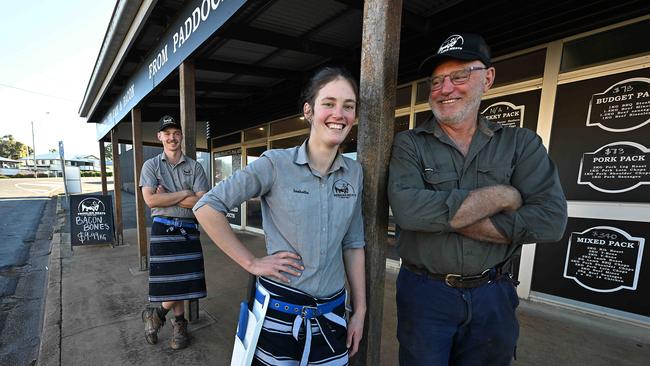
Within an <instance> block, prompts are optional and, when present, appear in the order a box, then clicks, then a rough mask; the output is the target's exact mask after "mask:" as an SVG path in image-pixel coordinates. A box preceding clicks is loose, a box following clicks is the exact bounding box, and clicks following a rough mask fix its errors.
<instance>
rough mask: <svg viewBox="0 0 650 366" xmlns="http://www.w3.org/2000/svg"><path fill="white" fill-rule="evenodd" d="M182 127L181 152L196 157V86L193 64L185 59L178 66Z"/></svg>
mask: <svg viewBox="0 0 650 366" xmlns="http://www.w3.org/2000/svg"><path fill="white" fill-rule="evenodd" d="M178 74H179V80H180V85H179V89H180V90H179V93H180V98H181V100H180V104H181V128H182V129H183V146H182V147H183V153H184V154H185V155H187V156H189V157H190V158H192V159H196V87H195V76H194V64H193V63H191V62H189V61H185V62H183V63H182V64H181V65H180V66H179V67H178Z"/></svg>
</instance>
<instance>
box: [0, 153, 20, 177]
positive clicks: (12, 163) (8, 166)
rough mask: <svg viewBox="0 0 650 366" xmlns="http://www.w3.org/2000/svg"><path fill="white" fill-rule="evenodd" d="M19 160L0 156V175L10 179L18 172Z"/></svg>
mask: <svg viewBox="0 0 650 366" xmlns="http://www.w3.org/2000/svg"><path fill="white" fill-rule="evenodd" d="M19 166H20V160H13V159H7V158H3V157H1V156H0V175H4V176H7V177H12V176H14V175H16V174H18V172H19V171H20V168H19Z"/></svg>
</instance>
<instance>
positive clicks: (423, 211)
mask: <svg viewBox="0 0 650 366" xmlns="http://www.w3.org/2000/svg"><path fill="white" fill-rule="evenodd" d="M497 184H503V185H511V186H513V187H514V188H516V189H517V190H518V191H519V192H520V194H521V197H522V200H523V205H522V206H521V207H520V208H519V209H518V210H517V211H516V212H513V213H508V212H500V213H498V214H496V215H494V216H491V217H490V220H491V221H492V223H493V224H494V226H495V227H496V228H497V230H499V232H500V233H501V234H503V235H504V236H505V237H507V238H509V239H511V241H512V244H510V245H506V244H496V243H490V242H482V241H478V240H474V239H471V238H468V237H466V236H463V235H461V234H458V233H456V232H454V231H453V229H452V228H451V227H450V225H449V221H450V220H451V219H452V218H453V217H454V215H456V212H457V211H458V208H459V207H460V205H461V204H462V203H463V201H464V200H465V198H466V197H467V196H468V194H469V192H470V191H472V190H474V189H477V188H479V187H485V186H491V185H497ZM388 198H389V201H390V204H391V207H392V210H393V215H394V217H395V222H396V223H397V225H398V227H399V229H400V231H399V237H398V241H397V246H398V252H399V254H400V256H401V257H402V259H404V260H406V261H408V262H410V263H412V264H414V265H416V266H420V267H423V268H426V269H428V270H429V271H430V272H432V273H438V274H448V273H455V274H462V275H475V274H479V273H481V272H482V271H484V270H485V269H488V268H491V267H493V266H495V265H497V264H499V263H501V262H503V261H504V260H506V259H507V258H509V257H510V256H511V255H512V253H513V252H514V251H515V250H517V248H518V247H519V245H520V244H523V243H540V242H553V241H557V240H559V239H560V237H562V234H563V232H564V227H565V225H566V221H567V205H566V199H565V197H564V193H563V191H562V187H561V185H560V180H559V177H558V174H557V169H556V167H555V164H553V162H552V161H551V159H550V158H549V156H548V154H547V153H546V149H545V148H544V145H543V144H542V140H541V138H540V137H539V136H537V135H536V134H535V133H534V132H533V131H531V130H529V129H526V128H504V127H502V126H501V125H499V124H497V123H494V122H490V121H488V120H487V119H486V118H485V117H483V116H480V118H479V121H478V128H477V129H476V132H475V133H474V136H473V138H472V143H471V145H470V147H469V151H468V153H467V156H464V155H463V154H462V153H461V152H460V151H459V150H458V149H457V148H456V146H455V144H454V143H453V141H452V140H451V139H450V138H449V136H447V134H446V133H445V132H444V131H443V130H442V129H441V128H440V126H439V125H438V122H437V121H436V120H435V118H433V117H432V118H431V119H430V120H428V121H427V122H425V123H424V124H423V125H422V126H420V127H418V128H415V129H413V130H410V131H404V132H401V133H399V134H398V135H397V136H396V137H395V142H394V144H393V152H392V157H391V161H390V171H389V179H388Z"/></svg>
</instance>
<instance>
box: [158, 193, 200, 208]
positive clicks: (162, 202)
mask: <svg viewBox="0 0 650 366" xmlns="http://www.w3.org/2000/svg"><path fill="white" fill-rule="evenodd" d="M189 193H190V192H189V191H179V192H167V193H154V194H152V195H151V197H150V203H151V204H149V207H152V208H153V207H170V206H175V205H177V204H178V203H179V202H181V201H183V200H184V199H185V198H187V197H189V196H188V194H189ZM191 207H192V206H190V208H191Z"/></svg>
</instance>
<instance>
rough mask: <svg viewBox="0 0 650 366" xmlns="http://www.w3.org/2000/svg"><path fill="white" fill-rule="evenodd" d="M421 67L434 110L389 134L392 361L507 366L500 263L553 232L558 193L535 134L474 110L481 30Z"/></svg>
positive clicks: (511, 304)
mask: <svg viewBox="0 0 650 366" xmlns="http://www.w3.org/2000/svg"><path fill="white" fill-rule="evenodd" d="M422 67H427V71H429V72H431V75H432V76H431V93H430V95H429V104H430V106H431V111H432V112H433V117H432V118H431V119H429V120H428V121H426V122H425V123H424V124H422V125H421V126H419V127H417V128H415V129H413V130H410V131H404V132H402V133H400V134H398V135H397V136H396V138H395V142H394V145H393V155H392V158H391V162H390V174H389V183H388V195H389V201H390V204H391V206H392V210H393V214H394V216H395V221H396V223H397V226H398V229H397V232H398V240H397V248H398V252H399V255H400V257H401V258H402V268H401V270H400V273H399V276H398V278H397V315H398V329H397V337H398V340H399V342H400V351H399V359H400V365H402V366H404V365H409V366H411V365H426V366H432V365H445V366H446V365H491V366H492V365H509V364H510V363H511V361H512V358H513V355H514V353H515V348H516V344H517V338H518V334H519V324H518V322H517V318H516V316H515V309H516V307H517V305H518V303H519V300H518V297H517V293H516V289H515V284H516V283H515V281H513V280H512V277H511V275H510V274H509V273H508V272H507V268H508V267H509V260H510V259H511V257H512V255H513V254H515V253H516V252H517V251H518V250H520V248H521V245H522V244H524V243H541V242H554V241H557V240H559V239H560V238H561V236H562V234H563V232H564V227H565V225H566V219H567V207H566V199H565V197H564V193H563V191H562V187H561V186H560V181H559V178H558V174H557V170H556V167H555V165H554V164H553V162H552V161H551V159H550V158H549V156H548V154H547V152H546V149H545V148H544V146H543V145H542V141H541V139H540V137H539V136H537V135H536V134H535V133H534V132H533V131H530V130H528V129H520V128H509V127H503V126H501V125H499V124H497V123H493V122H490V121H488V120H487V119H486V118H485V117H483V116H481V115H480V114H479V105H480V103H481V97H482V96H483V95H484V94H485V93H486V92H487V91H488V89H490V87H491V86H492V83H493V82H494V78H495V69H494V67H492V64H491V60H490V51H489V47H488V46H487V44H486V43H485V41H484V40H483V38H482V37H481V36H479V35H476V34H454V35H451V36H450V37H448V38H447V39H446V40H445V41H444V42H443V44H442V45H441V46H440V48H439V49H438V52H436V53H435V54H434V55H432V56H430V57H429V58H427V59H425V61H424V62H423V66H422Z"/></svg>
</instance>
